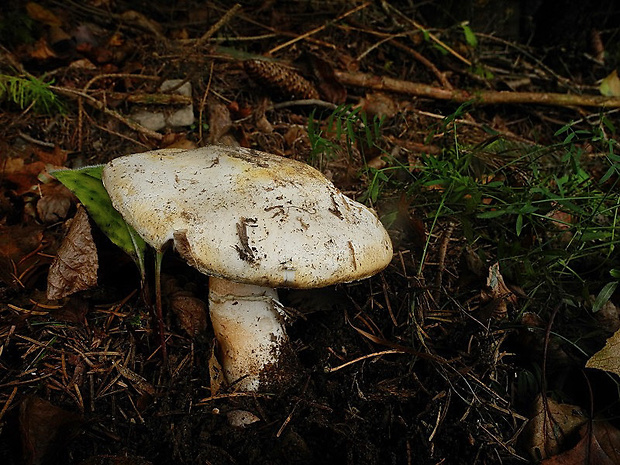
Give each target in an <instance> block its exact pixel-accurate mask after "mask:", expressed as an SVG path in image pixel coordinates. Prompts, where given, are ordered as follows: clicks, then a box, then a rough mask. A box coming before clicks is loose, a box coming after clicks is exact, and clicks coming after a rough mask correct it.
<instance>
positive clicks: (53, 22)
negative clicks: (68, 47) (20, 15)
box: [26, 2, 62, 26]
mask: <svg viewBox="0 0 620 465" xmlns="http://www.w3.org/2000/svg"><path fill="white" fill-rule="evenodd" d="M26 13H28V16H30V18H31V19H34V20H35V21H39V22H40V23H43V24H45V25H47V26H61V25H62V21H61V20H60V19H59V18H58V16H56V15H55V14H54V13H52V12H51V11H50V10H48V9H47V8H45V7H44V6H41V5H39V4H38V3H35V2H28V3H26Z"/></svg>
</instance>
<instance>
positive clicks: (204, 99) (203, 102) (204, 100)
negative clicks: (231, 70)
mask: <svg viewBox="0 0 620 465" xmlns="http://www.w3.org/2000/svg"><path fill="white" fill-rule="evenodd" d="M214 64H215V62H214V61H212V62H211V69H210V70H209V81H207V88H206V89H205V92H204V94H203V95H202V99H201V100H200V107H199V108H198V140H199V141H200V142H202V117H203V114H204V110H205V105H206V104H207V97H208V96H209V91H210V90H211V81H212V80H213V66H214Z"/></svg>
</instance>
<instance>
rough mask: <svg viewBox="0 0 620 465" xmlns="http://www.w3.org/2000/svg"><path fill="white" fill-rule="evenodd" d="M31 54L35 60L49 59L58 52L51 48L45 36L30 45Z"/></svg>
mask: <svg viewBox="0 0 620 465" xmlns="http://www.w3.org/2000/svg"><path fill="white" fill-rule="evenodd" d="M29 54H30V56H31V57H32V58H34V59H35V60H47V59H48V58H55V57H56V53H55V52H54V50H52V49H51V48H50V46H49V44H48V43H47V39H46V38H45V37H41V38H40V39H39V40H37V41H36V42H35V43H34V44H33V45H32V47H30V50H29Z"/></svg>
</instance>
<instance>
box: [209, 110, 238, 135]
mask: <svg viewBox="0 0 620 465" xmlns="http://www.w3.org/2000/svg"><path fill="white" fill-rule="evenodd" d="M231 129H232V119H231V118H230V111H229V110H228V108H226V105H224V104H221V103H215V102H212V103H210V104H209V143H211V144H223V145H231V144H230V142H229V139H230V138H232V139H233V140H234V138H233V137H232V135H231V134H230V130H231Z"/></svg>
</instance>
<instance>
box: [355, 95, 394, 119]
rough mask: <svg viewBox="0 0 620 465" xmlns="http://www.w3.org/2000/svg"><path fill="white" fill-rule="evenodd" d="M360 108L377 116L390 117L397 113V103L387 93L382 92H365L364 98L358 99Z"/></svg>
mask: <svg viewBox="0 0 620 465" xmlns="http://www.w3.org/2000/svg"><path fill="white" fill-rule="evenodd" d="M360 105H361V106H362V109H363V110H364V111H365V112H366V113H368V114H369V115H370V116H375V115H376V116H378V117H379V118H383V117H386V118H392V117H394V116H396V114H397V113H398V104H397V103H396V102H395V101H394V99H393V98H391V97H390V96H389V95H387V94H384V93H382V92H373V93H371V94H366V98H362V99H361V100H360Z"/></svg>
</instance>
